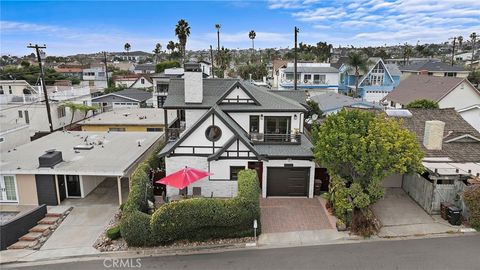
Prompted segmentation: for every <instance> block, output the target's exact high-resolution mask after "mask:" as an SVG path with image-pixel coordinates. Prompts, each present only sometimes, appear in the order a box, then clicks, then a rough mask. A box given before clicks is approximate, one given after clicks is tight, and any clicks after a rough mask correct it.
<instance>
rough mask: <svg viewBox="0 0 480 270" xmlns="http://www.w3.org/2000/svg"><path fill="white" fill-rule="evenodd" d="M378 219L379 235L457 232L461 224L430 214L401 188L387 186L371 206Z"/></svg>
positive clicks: (397, 235)
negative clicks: (449, 222)
mask: <svg viewBox="0 0 480 270" xmlns="http://www.w3.org/2000/svg"><path fill="white" fill-rule="evenodd" d="M372 210H373V212H374V214H375V216H376V217H377V218H378V219H380V222H381V223H382V228H381V229H380V232H379V234H378V236H380V237H403V236H419V235H426V234H439V233H449V232H457V231H458V230H459V229H460V228H461V226H452V225H450V224H448V222H447V221H445V220H442V219H441V218H439V216H430V215H428V214H427V212H425V211H424V210H423V209H422V208H421V207H420V206H419V205H418V204H417V203H416V202H415V201H413V200H412V199H411V198H410V196H408V194H407V193H405V191H404V190H403V189H401V188H387V189H386V191H385V196H384V197H383V198H382V199H381V200H380V201H378V202H377V203H376V204H375V205H373V206H372Z"/></svg>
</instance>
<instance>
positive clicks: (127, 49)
mask: <svg viewBox="0 0 480 270" xmlns="http://www.w3.org/2000/svg"><path fill="white" fill-rule="evenodd" d="M123 48H124V49H125V51H126V52H127V59H128V57H129V55H128V52H130V49H131V48H132V46H130V43H128V42H127V43H125V45H123ZM129 60H130V59H129Z"/></svg>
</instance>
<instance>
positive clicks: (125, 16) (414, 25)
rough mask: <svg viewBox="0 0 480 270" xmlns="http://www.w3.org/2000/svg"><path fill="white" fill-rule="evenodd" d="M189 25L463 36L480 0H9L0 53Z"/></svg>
mask: <svg viewBox="0 0 480 270" xmlns="http://www.w3.org/2000/svg"><path fill="white" fill-rule="evenodd" d="M182 18H183V19H186V20H187V21H188V22H189V24H190V26H191V35H190V38H189V40H188V43H187V49H207V48H208V47H209V45H213V46H215V45H216V32H215V31H216V30H215V28H214V25H215V24H216V23H220V24H221V26H222V28H221V37H220V38H221V43H222V45H223V46H225V47H228V48H247V47H249V46H251V42H250V40H249V39H248V32H249V31H250V30H255V31H256V32H257V38H256V40H255V45H256V47H259V48H265V47H276V48H280V47H281V48H285V47H291V46H292V44H293V27H294V26H298V27H299V28H300V34H299V41H303V42H306V43H316V42H318V41H327V42H329V43H332V44H334V45H335V46H338V45H342V46H346V45H355V46H367V45H384V44H388V45H393V44H398V43H402V44H403V43H404V42H408V43H410V44H415V43H417V42H420V43H430V42H443V41H446V40H448V38H450V37H453V36H459V35H462V36H463V37H464V39H467V38H468V36H469V35H470V33H472V32H477V33H478V32H480V1H479V0H442V1H434V0H351V1H347V0H329V1H324V0H271V1H175V2H174V1H75V2H73V1H51V2H47V1H33V2H28V1H6V0H2V1H1V2H0V53H1V54H13V55H24V54H27V53H30V52H31V50H30V49H27V48H26V45H27V44H28V43H30V42H32V43H40V44H46V45H47V47H48V48H47V54H48V55H69V54H76V53H91V52H98V51H104V50H106V51H121V50H123V44H125V42H129V43H130V44H131V46H132V50H144V51H149V52H150V51H152V50H153V48H154V45H155V44H156V43H158V42H160V43H161V44H162V45H163V46H164V47H165V44H166V43H167V42H168V41H169V40H175V35H174V27H175V24H176V22H177V21H178V20H179V19H182Z"/></svg>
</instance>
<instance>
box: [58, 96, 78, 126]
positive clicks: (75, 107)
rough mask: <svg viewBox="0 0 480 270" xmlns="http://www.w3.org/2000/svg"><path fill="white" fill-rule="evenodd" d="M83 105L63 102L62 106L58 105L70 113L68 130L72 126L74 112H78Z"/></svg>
mask: <svg viewBox="0 0 480 270" xmlns="http://www.w3.org/2000/svg"><path fill="white" fill-rule="evenodd" d="M82 105H83V104H77V103H73V102H70V101H69V102H65V103H63V104H61V105H60V107H61V108H64V109H65V108H68V109H69V110H70V113H71V116H70V124H69V125H68V126H69V127H70V128H71V127H72V124H73V118H74V117H75V112H76V111H78V110H80V107H81V106H82Z"/></svg>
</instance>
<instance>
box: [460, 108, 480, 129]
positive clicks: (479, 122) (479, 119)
mask: <svg viewBox="0 0 480 270" xmlns="http://www.w3.org/2000/svg"><path fill="white" fill-rule="evenodd" d="M460 115H461V116H462V118H463V119H465V121H467V122H468V123H469V124H470V125H471V126H472V127H474V128H475V129H476V130H478V131H480V108H478V107H473V108H471V109H469V110H466V111H461V112H460Z"/></svg>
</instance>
